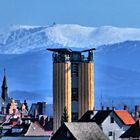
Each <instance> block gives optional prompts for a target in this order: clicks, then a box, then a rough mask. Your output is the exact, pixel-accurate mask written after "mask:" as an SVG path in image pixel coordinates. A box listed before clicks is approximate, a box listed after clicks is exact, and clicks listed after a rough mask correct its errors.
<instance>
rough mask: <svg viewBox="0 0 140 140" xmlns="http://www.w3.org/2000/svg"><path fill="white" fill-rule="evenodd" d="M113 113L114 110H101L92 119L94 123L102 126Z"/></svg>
mask: <svg viewBox="0 0 140 140" xmlns="http://www.w3.org/2000/svg"><path fill="white" fill-rule="evenodd" d="M111 112H112V110H100V111H98V112H97V113H96V115H95V116H94V117H93V118H92V122H96V123H97V124H98V125H99V124H101V123H102V122H103V121H104V120H105V119H106V118H107V117H108V115H109V114H110V113H111Z"/></svg>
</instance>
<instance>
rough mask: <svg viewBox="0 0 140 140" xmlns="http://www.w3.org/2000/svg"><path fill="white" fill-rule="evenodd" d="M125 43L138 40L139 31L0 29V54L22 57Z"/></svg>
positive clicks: (60, 27)
mask: <svg viewBox="0 0 140 140" xmlns="http://www.w3.org/2000/svg"><path fill="white" fill-rule="evenodd" d="M127 40H130V41H135V40H140V29H136V28H119V27H112V26H102V27H84V26H80V25H75V24H57V25H52V26H28V25H17V26H11V27H9V28H7V29H5V30H4V29H3V31H2V30H0V53H1V54H22V53H26V52H30V51H34V50H45V49H46V48H47V47H76V48H93V47H95V48H97V47H98V46H102V45H108V44H115V43H119V42H124V41H127Z"/></svg>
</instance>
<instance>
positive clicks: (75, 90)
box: [72, 88, 78, 101]
mask: <svg viewBox="0 0 140 140" xmlns="http://www.w3.org/2000/svg"><path fill="white" fill-rule="evenodd" d="M72 101H78V88H72Z"/></svg>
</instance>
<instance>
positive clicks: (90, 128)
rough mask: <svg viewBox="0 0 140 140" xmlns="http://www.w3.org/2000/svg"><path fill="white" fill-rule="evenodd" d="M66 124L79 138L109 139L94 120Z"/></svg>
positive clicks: (84, 139)
mask: <svg viewBox="0 0 140 140" xmlns="http://www.w3.org/2000/svg"><path fill="white" fill-rule="evenodd" d="M65 126H66V127H67V128H68V129H69V131H70V132H71V134H72V135H73V136H74V137H75V138H76V139H77V140H91V139H92V140H108V137H107V136H106V135H105V134H104V133H103V131H102V130H101V129H100V128H99V126H98V125H97V124H96V123H93V122H88V123H83V122H73V123H65Z"/></svg>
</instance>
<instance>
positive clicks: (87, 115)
mask: <svg viewBox="0 0 140 140" xmlns="http://www.w3.org/2000/svg"><path fill="white" fill-rule="evenodd" d="M91 115H94V111H93V110H88V111H87V112H86V113H85V114H84V115H83V116H82V117H81V118H80V119H79V120H78V122H92V121H91Z"/></svg>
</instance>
